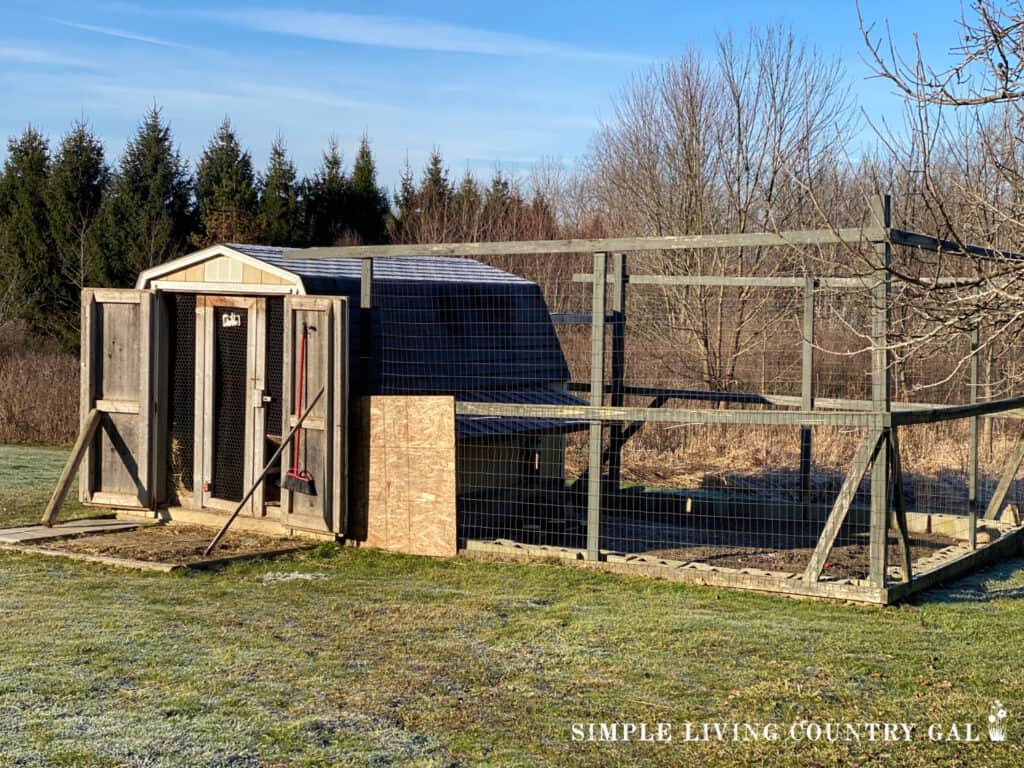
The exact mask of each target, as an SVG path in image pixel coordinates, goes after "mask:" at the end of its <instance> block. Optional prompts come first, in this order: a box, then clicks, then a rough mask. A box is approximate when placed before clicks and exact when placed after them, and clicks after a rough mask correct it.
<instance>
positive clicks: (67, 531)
mask: <svg viewBox="0 0 1024 768" xmlns="http://www.w3.org/2000/svg"><path fill="white" fill-rule="evenodd" d="M141 525H143V523H142V522H141V521H135V520H115V519H113V518H101V519H91V520H71V521H69V522H66V523H58V524H56V525H53V526H46V525H23V526H20V527H18V528H0V544H28V543H36V542H42V541H53V540H55V539H67V538H71V537H73V536H85V535H88V534H90V533H117V532H119V531H132V530H135V529H136V528H138V527H139V526H141Z"/></svg>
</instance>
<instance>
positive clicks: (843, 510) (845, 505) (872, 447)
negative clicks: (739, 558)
mask: <svg viewBox="0 0 1024 768" xmlns="http://www.w3.org/2000/svg"><path fill="white" fill-rule="evenodd" d="M884 442H885V433H884V432H883V431H882V430H875V431H873V432H869V433H868V434H866V435H865V436H864V439H863V440H861V442H860V445H859V446H857V452H856V453H855V454H854V456H853V462H851V464H850V471H849V472H847V473H846V478H845V479H844V480H843V485H842V487H841V488H840V489H839V495H838V496H836V500H835V503H834V504H832V511H831V512H829V515H828V520H826V521H825V527H824V528H823V529H822V531H821V536H820V537H819V538H818V544H817V546H815V547H814V552H813V554H812V555H811V559H810V561H809V562H808V563H807V568H806V569H805V570H804V581H806V582H811V583H813V582H816V581H817V580H818V579H820V578H821V572H822V571H823V570H824V568H825V563H826V562H827V561H828V556H829V555H830V554H831V553H832V547H833V545H834V544H835V543H836V537H837V536H838V535H839V530H840V529H841V528H842V527H843V522H844V521H845V520H846V515H847V513H848V512H849V511H850V505H851V504H852V503H853V497H854V496H855V495H856V494H857V488H858V487H859V486H860V482H861V480H863V479H864V475H865V474H866V473H867V471H868V467H869V466H871V465H872V464H873V463H874V461H875V459H876V458H877V456H878V452H879V449H880V448H881V447H882V444H883V443H884Z"/></svg>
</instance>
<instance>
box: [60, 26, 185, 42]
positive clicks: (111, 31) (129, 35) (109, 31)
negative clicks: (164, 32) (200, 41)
mask: <svg viewBox="0 0 1024 768" xmlns="http://www.w3.org/2000/svg"><path fill="white" fill-rule="evenodd" d="M53 21H55V22H56V23H58V24H62V25H63V26H65V27H71V28H72V29H81V30H84V31H85V32H95V33H96V34H97V35H106V36H107V37H117V38H120V39H121V40H132V41H134V42H136V43H147V44H148V45H159V46H161V47H164V48H187V47H188V46H185V45H182V44H181V43H176V42H174V41H172V40H164V39H163V38H161V37H151V36H150V35H140V34H137V33H135V32H129V31H128V30H124V29H116V28H114V27H97V26H95V25H94V24H81V23H79V22H77V21H66V20H64V19H53Z"/></svg>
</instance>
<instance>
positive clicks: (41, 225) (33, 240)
mask: <svg viewBox="0 0 1024 768" xmlns="http://www.w3.org/2000/svg"><path fill="white" fill-rule="evenodd" d="M7 152H8V156H7V161H6V162H5V163H4V169H3V176H2V177H0V220H2V221H3V226H2V229H0V280H2V281H3V282H2V283H0V300H2V301H4V303H5V304H6V306H7V307H8V312H9V315H10V316H12V317H17V318H21V319H23V320H25V321H27V323H28V325H29V328H30V329H32V330H33V331H36V332H41V333H48V332H51V331H52V330H53V329H54V319H53V316H52V313H51V312H50V311H49V309H50V305H51V304H52V301H53V297H54V296H55V295H56V294H57V292H58V290H59V286H60V280H59V278H58V276H57V274H58V270H57V264H56V259H55V257H54V249H53V241H52V238H51V236H50V228H49V224H48V222H47V216H46V188H47V183H48V181H49V175H50V151H49V145H48V143H47V141H46V138H45V137H44V136H43V135H42V134H41V133H39V132H38V131H37V130H35V129H34V128H33V127H32V126H29V127H28V128H26V129H25V131H24V133H22V134H21V136H19V137H17V138H15V137H13V136H12V137H11V138H10V139H9V140H8V142H7Z"/></svg>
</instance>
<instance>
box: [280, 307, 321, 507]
mask: <svg viewBox="0 0 1024 768" xmlns="http://www.w3.org/2000/svg"><path fill="white" fill-rule="evenodd" d="M308 335H309V326H307V325H306V324H305V323H303V324H302V340H301V341H300V343H299V380H298V382H297V384H298V386H297V387H296V388H295V417H296V418H299V419H301V418H302V394H303V391H304V390H305V386H306V339H307V337H308ZM301 455H302V430H301V429H300V430H299V431H298V432H296V433H295V450H294V452H293V454H292V466H291V468H290V469H289V470H288V473H287V474H286V475H285V476H284V487H285V489H287V490H289V491H296V492H297V493H304V494H306V495H307V496H316V484H315V483H314V482H313V476H312V475H311V474H309V472H308V471H307V470H306V469H305V467H303V468H302V469H299V461H300V458H301Z"/></svg>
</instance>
